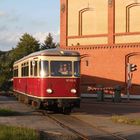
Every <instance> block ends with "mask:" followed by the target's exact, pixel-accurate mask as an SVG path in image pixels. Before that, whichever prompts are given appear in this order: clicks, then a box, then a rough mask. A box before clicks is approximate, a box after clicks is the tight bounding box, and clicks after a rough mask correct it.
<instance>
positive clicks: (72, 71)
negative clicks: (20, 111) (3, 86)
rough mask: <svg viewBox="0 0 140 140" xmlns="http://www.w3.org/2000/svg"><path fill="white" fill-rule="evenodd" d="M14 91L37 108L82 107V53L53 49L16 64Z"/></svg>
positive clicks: (68, 108) (67, 108)
mask: <svg viewBox="0 0 140 140" xmlns="http://www.w3.org/2000/svg"><path fill="white" fill-rule="evenodd" d="M13 68H14V78H13V83H14V86H13V87H14V92H15V95H16V96H17V97H18V99H19V100H24V101H26V102H27V103H31V104H32V105H34V106H36V107H40V106H43V107H45V108H47V109H51V110H58V109H59V110H63V111H64V112H65V111H71V109H72V108H74V107H79V106H80V54H79V53H78V52H74V51H64V50H59V49H50V50H44V51H39V52H35V53H32V54H30V55H28V56H26V57H24V58H22V59H20V60H18V61H16V62H15V63H14V66H13Z"/></svg>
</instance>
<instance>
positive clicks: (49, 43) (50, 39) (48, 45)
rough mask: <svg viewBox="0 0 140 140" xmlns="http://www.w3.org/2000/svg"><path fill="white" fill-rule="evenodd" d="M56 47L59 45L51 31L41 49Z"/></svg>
mask: <svg viewBox="0 0 140 140" xmlns="http://www.w3.org/2000/svg"><path fill="white" fill-rule="evenodd" d="M56 47H57V44H56V43H54V42H53V37H52V35H51V33H49V34H48V36H47V37H46V39H45V41H44V44H42V45H41V50H45V49H53V48H56Z"/></svg>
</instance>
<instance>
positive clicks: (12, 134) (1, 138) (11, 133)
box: [0, 125, 40, 140]
mask: <svg viewBox="0 0 140 140" xmlns="http://www.w3.org/2000/svg"><path fill="white" fill-rule="evenodd" d="M39 139H40V138H39V133H38V132H37V131H35V130H34V129H29V128H22V127H13V126H4V125H0V140H39Z"/></svg>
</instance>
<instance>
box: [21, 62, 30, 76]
mask: <svg viewBox="0 0 140 140" xmlns="http://www.w3.org/2000/svg"><path fill="white" fill-rule="evenodd" d="M21 76H22V77H25V76H29V64H28V62H25V63H23V64H21Z"/></svg>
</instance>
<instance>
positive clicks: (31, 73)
mask: <svg viewBox="0 0 140 140" xmlns="http://www.w3.org/2000/svg"><path fill="white" fill-rule="evenodd" d="M30 75H31V76H32V75H33V65H32V61H31V62H30Z"/></svg>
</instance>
